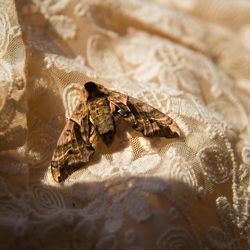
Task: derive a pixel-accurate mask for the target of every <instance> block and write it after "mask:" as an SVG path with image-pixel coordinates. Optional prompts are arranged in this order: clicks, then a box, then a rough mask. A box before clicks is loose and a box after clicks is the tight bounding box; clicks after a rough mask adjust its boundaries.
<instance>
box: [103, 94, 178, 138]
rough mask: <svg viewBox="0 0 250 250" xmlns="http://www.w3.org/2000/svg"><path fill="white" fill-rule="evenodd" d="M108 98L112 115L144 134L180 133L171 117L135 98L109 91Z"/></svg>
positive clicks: (159, 135)
mask: <svg viewBox="0 0 250 250" xmlns="http://www.w3.org/2000/svg"><path fill="white" fill-rule="evenodd" d="M106 91H108V90H106ZM108 99H109V101H110V107H111V111H112V113H113V115H114V116H119V117H122V118H123V119H125V120H127V121H128V122H130V123H131V125H132V128H133V129H135V130H137V131H139V132H141V133H142V134H143V135H144V136H148V137H154V136H158V137H166V138H176V137H179V136H180V135H181V132H180V129H179V128H178V126H177V124H176V123H175V122H174V121H173V119H172V118H170V117H169V116H167V115H166V114H164V113H162V112H161V111H159V110H157V109H155V108H153V107H152V106H150V105H148V104H146V103H144V102H142V101H140V100H138V99H136V98H133V97H131V96H126V95H124V94H121V93H119V92H116V91H109V97H108Z"/></svg>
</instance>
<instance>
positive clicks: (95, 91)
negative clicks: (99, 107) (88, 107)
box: [84, 82, 104, 101]
mask: <svg viewBox="0 0 250 250" xmlns="http://www.w3.org/2000/svg"><path fill="white" fill-rule="evenodd" d="M84 88H85V90H86V91H87V93H88V101H90V100H93V99H95V98H98V97H103V96H104V93H103V92H102V91H101V90H100V89H99V87H98V85H97V84H95V83H94V82H86V83H85V84H84Z"/></svg>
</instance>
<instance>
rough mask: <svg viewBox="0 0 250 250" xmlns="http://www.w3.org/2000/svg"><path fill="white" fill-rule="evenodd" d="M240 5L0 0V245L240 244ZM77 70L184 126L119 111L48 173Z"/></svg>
mask: <svg viewBox="0 0 250 250" xmlns="http://www.w3.org/2000/svg"><path fill="white" fill-rule="evenodd" d="M201 5H202V6H203V7H202V6H201ZM227 5H229V6H232V7H233V9H234V11H235V13H234V18H233V20H230V18H231V17H232V12H231V9H232V8H231V7H230V8H229V7H228V6H227ZM204 6H207V8H206V7H204ZM249 8H250V3H249V2H247V1H244V0H240V1H234V0H231V1H230V3H228V2H227V3H226V1H225V0H219V1H214V0H213V1H204V3H202V4H201V2H200V1H198V0H189V1H172V0H168V1H162V0H147V1H136V0H129V1H121V0H107V1H100V0H94V1H90V0H81V1H69V0H43V1H42V0H32V1H28V2H27V1H24V0H21V1H14V0H11V1H4V0H0V29H1V34H0V120H1V123H0V139H1V140H0V150H1V151H0V158H1V162H0V236H1V242H0V248H1V249H12V248H13V249H14V248H16V246H17V245H18V247H19V249H45V248H46V249H101V250H102V249H105V250H108V249H110V250H111V249H129V250H132V249H133V250H147V249H159V250H162V249H206V250H208V249H218V250H223V249H248V248H249V246H250V245H249V243H250V242H249V238H248V234H249V198H250V195H249V178H250V177H249V167H250V137H249V131H250V130H249V129H250V128H249V117H250V115H249V114H250V108H249V107H250V103H249V94H250V87H249V82H250V75H249V65H250V59H249V58H250V53H249V36H248V33H249V32H248V31H249V23H250V19H249V15H248V14H247V11H248V9H249ZM90 80H92V81H95V82H97V83H100V84H103V85H105V86H106V87H109V88H113V89H115V90H118V91H122V92H124V93H127V94H129V95H132V96H134V97H136V98H138V99H140V100H142V101H144V102H146V103H148V104H150V105H152V106H154V107H155V108H157V109H159V110H161V111H162V112H165V113H167V114H168V115H169V116H170V117H172V118H173V119H174V120H175V121H176V123H177V124H178V126H179V127H180V129H181V131H182V133H183V136H182V138H180V139H171V140H166V139H164V138H160V139H159V138H150V139H149V138H145V137H143V136H141V135H140V134H139V133H137V132H135V131H133V130H132V129H131V128H129V127H128V125H127V124H126V123H122V122H121V123H119V124H118V127H117V132H116V136H115V140H114V143H113V144H112V145H111V147H109V148H107V147H104V146H103V145H102V144H101V143H100V145H99V146H98V148H97V150H96V154H95V155H94V157H93V158H92V159H91V162H90V163H89V164H88V165H87V166H84V167H82V168H81V169H79V170H78V171H76V172H74V173H73V174H72V175H71V176H69V178H68V179H67V180H66V181H65V182H64V183H62V184H57V183H55V182H54V181H53V179H52V176H51V173H50V168H49V165H50V160H51V157H52V154H53V151H54V149H55V146H56V142H57V139H58V136H59V135H60V132H61V130H62V128H63V126H64V124H65V120H66V119H68V118H69V117H70V115H71V114H72V112H73V110H74V108H75V107H76V105H77V103H78V101H79V97H80V95H81V89H82V86H83V84H84V83H85V82H86V81H90ZM10 235H11V237H10ZM58 239H60V241H59V240H58Z"/></svg>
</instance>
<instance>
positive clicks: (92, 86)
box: [84, 82, 98, 93]
mask: <svg viewBox="0 0 250 250" xmlns="http://www.w3.org/2000/svg"><path fill="white" fill-rule="evenodd" d="M84 87H85V89H86V90H87V92H88V93H91V92H93V91H97V89H98V88H97V85H96V84H95V83H94V82H86V83H85V84H84Z"/></svg>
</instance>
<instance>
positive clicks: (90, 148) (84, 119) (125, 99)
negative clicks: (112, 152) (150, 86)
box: [51, 82, 181, 182]
mask: <svg viewBox="0 0 250 250" xmlns="http://www.w3.org/2000/svg"><path fill="white" fill-rule="evenodd" d="M82 91H85V93H86V95H85V96H86V98H85V99H84V98H82V99H81V100H80V101H79V103H78V105H77V106H76V108H75V110H74V112H73V114H72V116H71V117H70V119H69V120H68V121H67V123H66V125H65V127H64V129H63V131H62V133H61V135H60V137H59V139H58V142H57V147H56V149H55V152H54V154H53V157H52V161H51V172H52V176H53V178H54V180H55V181H56V182H62V181H64V180H65V179H66V178H67V177H68V176H69V175H70V174H71V173H72V172H73V171H75V170H77V169H78V168H80V167H81V166H83V165H84V164H86V163H87V162H89V158H90V156H91V155H93V153H94V152H95V145H96V143H95V142H96V141H97V138H101V139H102V141H103V142H104V143H105V144H106V145H107V146H109V145H110V144H111V143H112V141H113V139H114V136H115V133H116V123H117V122H118V121H119V119H124V120H126V121H127V122H128V123H129V124H131V126H132V128H133V129H135V130H136V131H139V132H141V133H142V134H143V135H144V136H147V137H166V138H177V137H179V136H180V134H181V132H180V129H179V128H178V126H177V124H176V123H175V122H174V121H173V120H172V119H171V118H170V117H169V116H167V115H166V114H164V113H162V112H160V111H159V110H157V109H155V108H153V107H152V106H150V105H148V104H146V103H144V102H142V101H139V100H138V99H136V98H133V97H131V96H128V95H125V94H122V93H119V92H117V91H113V90H109V89H107V88H105V87H103V86H102V85H99V84H96V83H94V82H87V83H85V84H84V87H83V90H82Z"/></svg>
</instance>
